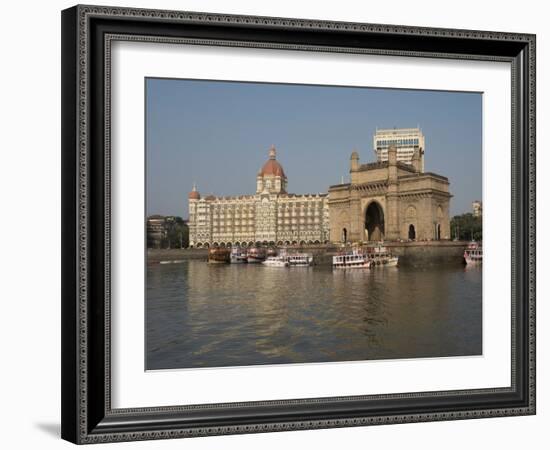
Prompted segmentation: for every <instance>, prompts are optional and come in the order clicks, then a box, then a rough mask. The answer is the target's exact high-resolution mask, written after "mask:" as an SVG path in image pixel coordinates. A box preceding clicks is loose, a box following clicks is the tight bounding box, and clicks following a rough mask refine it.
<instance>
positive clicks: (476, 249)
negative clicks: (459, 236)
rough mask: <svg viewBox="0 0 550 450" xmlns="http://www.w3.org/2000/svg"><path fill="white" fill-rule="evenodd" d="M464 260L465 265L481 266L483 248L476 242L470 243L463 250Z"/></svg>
mask: <svg viewBox="0 0 550 450" xmlns="http://www.w3.org/2000/svg"><path fill="white" fill-rule="evenodd" d="M464 260H465V261H466V264H467V265H474V264H481V263H482V262H483V248H482V246H481V244H479V243H478V242H474V241H472V242H470V243H469V244H468V247H466V250H464Z"/></svg>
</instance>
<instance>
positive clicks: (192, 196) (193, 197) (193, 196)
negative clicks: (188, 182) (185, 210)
mask: <svg viewBox="0 0 550 450" xmlns="http://www.w3.org/2000/svg"><path fill="white" fill-rule="evenodd" d="M200 198H201V194H199V191H197V186H196V185H195V184H193V190H192V191H191V192H189V200H200Z"/></svg>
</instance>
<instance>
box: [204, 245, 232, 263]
mask: <svg viewBox="0 0 550 450" xmlns="http://www.w3.org/2000/svg"><path fill="white" fill-rule="evenodd" d="M230 253H231V252H230V250H229V249H228V248H223V247H212V248H210V249H208V263H210V264H226V263H228V262H229V261H230Z"/></svg>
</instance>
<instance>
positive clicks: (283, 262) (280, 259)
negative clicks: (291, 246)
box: [262, 256, 288, 267]
mask: <svg viewBox="0 0 550 450" xmlns="http://www.w3.org/2000/svg"><path fill="white" fill-rule="evenodd" d="M262 264H264V265H266V266H270V267H288V260H287V258H286V257H285V256H268V257H267V259H266V260H265V261H263V262H262Z"/></svg>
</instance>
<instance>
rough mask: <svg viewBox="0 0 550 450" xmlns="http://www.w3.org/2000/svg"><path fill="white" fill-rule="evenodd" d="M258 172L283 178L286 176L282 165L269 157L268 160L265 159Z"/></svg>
mask: <svg viewBox="0 0 550 450" xmlns="http://www.w3.org/2000/svg"><path fill="white" fill-rule="evenodd" d="M260 174H261V175H275V176H276V177H283V178H284V177H286V175H285V171H284V170H283V166H281V165H280V164H279V163H278V162H277V160H275V159H270V160H269V161H267V162H266V163H265V164H264V166H263V167H262V170H261V171H260Z"/></svg>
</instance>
